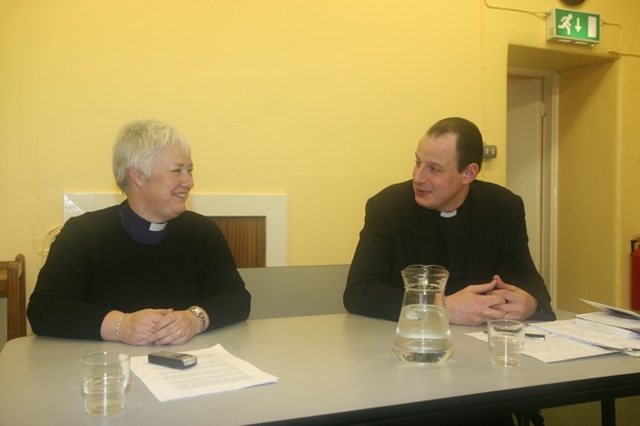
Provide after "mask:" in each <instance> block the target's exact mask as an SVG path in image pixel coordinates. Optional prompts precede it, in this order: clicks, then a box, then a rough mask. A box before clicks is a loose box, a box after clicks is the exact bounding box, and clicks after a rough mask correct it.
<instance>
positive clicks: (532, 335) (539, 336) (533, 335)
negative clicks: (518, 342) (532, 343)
mask: <svg viewBox="0 0 640 426" xmlns="http://www.w3.org/2000/svg"><path fill="white" fill-rule="evenodd" d="M483 333H485V334H488V333H487V330H484V331H483ZM524 337H528V338H529V339H533V340H544V339H545V335H544V334H538V333H524Z"/></svg>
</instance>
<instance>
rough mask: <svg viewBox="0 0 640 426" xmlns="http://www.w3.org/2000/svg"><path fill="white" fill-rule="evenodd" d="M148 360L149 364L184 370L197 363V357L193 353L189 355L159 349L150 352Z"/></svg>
mask: <svg viewBox="0 0 640 426" xmlns="http://www.w3.org/2000/svg"><path fill="white" fill-rule="evenodd" d="M149 362H150V363H151V364H158V365H163V366H165V367H170V368H177V369H180V370H184V369H185V368H189V367H193V366H194V365H196V364H197V363H198V358H197V357H196V356H195V355H189V354H185V353H181V352H169V351H160V352H153V353H150V354H149Z"/></svg>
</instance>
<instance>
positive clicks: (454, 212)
mask: <svg viewBox="0 0 640 426" xmlns="http://www.w3.org/2000/svg"><path fill="white" fill-rule="evenodd" d="M457 214H458V209H455V210H451V211H450V212H440V216H441V217H444V218H445V219H449V218H452V217H454V216H455V215H457Z"/></svg>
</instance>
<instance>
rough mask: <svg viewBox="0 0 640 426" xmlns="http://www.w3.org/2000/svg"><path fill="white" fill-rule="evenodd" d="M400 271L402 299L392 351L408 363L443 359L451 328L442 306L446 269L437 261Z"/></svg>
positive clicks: (448, 347) (450, 347)
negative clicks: (432, 263) (436, 263)
mask: <svg viewBox="0 0 640 426" xmlns="http://www.w3.org/2000/svg"><path fill="white" fill-rule="evenodd" d="M401 273H402V279H403V280H404V299H403V301H402V311H401V312H400V318H399V319H398V328H397V329H396V342H395V346H394V351H395V353H396V354H397V355H398V356H399V357H400V359H402V360H403V361H406V362H409V363H418V364H437V363H440V362H443V361H445V360H446V359H447V358H449V356H451V353H452V352H453V341H452V339H451V329H450V327H449V319H448V318H447V311H446V310H445V307H444V289H445V286H446V284H447V279H449V271H447V269H446V268H444V267H442V266H439V265H411V266H408V267H406V268H405V269H403V270H402V272H401Z"/></svg>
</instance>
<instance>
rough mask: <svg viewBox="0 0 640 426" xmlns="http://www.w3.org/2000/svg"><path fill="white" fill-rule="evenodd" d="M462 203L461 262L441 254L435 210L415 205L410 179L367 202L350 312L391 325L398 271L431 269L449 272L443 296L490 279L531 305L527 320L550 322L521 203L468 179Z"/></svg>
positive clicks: (350, 281) (351, 279) (397, 304)
mask: <svg viewBox="0 0 640 426" xmlns="http://www.w3.org/2000/svg"><path fill="white" fill-rule="evenodd" d="M465 204H468V205H469V207H468V208H470V209H471V226H470V228H471V230H470V235H469V236H467V237H466V238H467V242H468V246H467V243H465V245H464V247H465V248H466V250H465V251H466V253H464V261H463V262H462V263H463V264H466V267H464V266H462V267H461V265H460V263H461V262H460V261H459V259H458V261H457V262H456V259H449V257H453V256H456V253H450V255H449V256H447V250H446V248H445V247H446V244H447V241H445V238H444V235H443V231H442V228H441V224H439V223H438V220H441V219H440V218H439V212H437V211H434V210H429V209H426V208H424V207H421V206H419V205H418V204H416V202H415V199H414V192H413V186H412V182H411V181H407V182H403V183H399V184H395V185H392V186H389V187H388V188H386V189H384V190H382V191H381V192H380V193H378V194H377V195H375V196H374V197H372V198H371V199H369V201H368V202H367V205H366V216H365V224H364V228H363V229H362V231H361V232H360V241H359V242H358V246H357V248H356V252H355V254H354V258H353V261H352V263H351V268H350V270H349V275H348V278H347V286H346V289H345V292H344V305H345V308H346V309H347V310H348V311H349V312H352V313H356V314H360V315H365V316H370V317H376V318H386V319H389V320H392V321H397V320H398V317H399V315H400V309H401V305H402V297H403V294H404V284H403V281H402V276H401V274H400V271H402V270H403V269H404V268H405V267H407V266H409V265H412V264H424V265H429V264H437V265H442V266H444V267H446V268H447V269H450V270H451V268H452V265H454V264H456V263H457V266H456V267H457V268H458V269H459V270H455V271H451V272H452V273H451V277H450V278H449V281H448V283H447V286H446V294H452V293H455V292H457V291H459V290H461V289H463V288H464V287H466V286H467V285H469V284H482V283H487V282H489V281H491V280H492V279H493V276H494V275H496V274H498V275H500V277H501V278H502V279H503V280H504V282H506V283H509V284H513V285H516V286H518V287H520V288H522V289H523V290H525V291H526V292H527V293H529V294H531V295H532V296H533V297H535V298H536V299H537V300H538V312H537V313H536V315H535V317H534V318H531V319H539V320H552V319H555V314H554V313H553V311H552V309H551V305H550V300H551V298H550V296H549V293H548V291H547V288H546V286H545V284H544V281H543V279H542V277H541V276H540V274H539V273H538V271H537V270H536V268H535V265H534V263H533V260H532V259H531V254H530V252H529V246H528V242H529V239H528V236H527V229H526V223H525V212H524V203H523V202H522V199H521V198H520V197H519V196H517V195H515V194H513V193H512V192H511V191H509V190H507V189H506V188H503V187H501V186H499V185H496V184H492V183H488V182H482V181H474V182H473V183H472V184H471V185H470V190H469V195H468V198H467V200H466V201H465Z"/></svg>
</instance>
